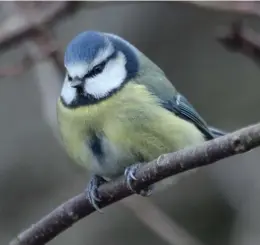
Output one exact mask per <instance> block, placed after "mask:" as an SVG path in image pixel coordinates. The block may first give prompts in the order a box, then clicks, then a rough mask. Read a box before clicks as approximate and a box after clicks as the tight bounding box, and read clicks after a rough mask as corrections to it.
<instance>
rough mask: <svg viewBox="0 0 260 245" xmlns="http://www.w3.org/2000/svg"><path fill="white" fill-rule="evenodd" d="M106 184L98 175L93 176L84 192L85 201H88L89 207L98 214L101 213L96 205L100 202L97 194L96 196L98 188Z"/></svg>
mask: <svg viewBox="0 0 260 245" xmlns="http://www.w3.org/2000/svg"><path fill="white" fill-rule="evenodd" d="M106 182H107V181H106V180H105V179H103V178H102V177H100V176H98V175H93V176H92V178H91V179H90V182H89V184H88V186H87V188H86V190H85V193H86V197H87V199H88V200H89V202H90V203H91V205H92V206H93V207H94V208H95V209H96V210H97V211H98V212H100V213H102V211H101V210H100V208H99V207H98V205H97V202H100V201H101V199H100V197H99V194H98V187H99V186H100V185H102V184H104V183H106Z"/></svg>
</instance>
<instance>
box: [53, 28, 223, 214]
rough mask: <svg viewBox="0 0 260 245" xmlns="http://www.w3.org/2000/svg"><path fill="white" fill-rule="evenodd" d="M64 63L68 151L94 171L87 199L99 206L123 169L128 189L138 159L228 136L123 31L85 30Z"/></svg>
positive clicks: (62, 104)
mask: <svg viewBox="0 0 260 245" xmlns="http://www.w3.org/2000/svg"><path fill="white" fill-rule="evenodd" d="M64 64H65V67H66V76H65V80H64V84H63V87H62V90H61V94H60V97H59V100H58V103H57V116H58V123H59V128H60V132H61V136H62V140H63V142H64V146H65V148H66V150H67V152H68V154H69V155H70V156H71V158H72V159H73V160H74V161H75V162H76V163H78V164H80V165H82V166H83V167H84V168H86V169H87V170H88V171H89V172H91V173H92V175H93V177H92V178H91V181H90V183H89V185H88V187H87V197H88V198H89V200H90V202H91V203H92V205H93V206H94V207H95V208H97V209H98V200H99V197H98V191H97V190H98V186H99V185H100V184H101V183H102V182H104V181H108V180H111V179H114V178H117V177H118V176H120V175H123V174H125V175H126V178H127V183H128V186H129V188H131V183H133V182H132V181H134V178H135V177H134V174H135V171H136V169H137V167H138V166H140V164H143V163H145V162H148V161H151V160H153V159H155V158H157V157H159V156H160V155H161V154H164V153H169V152H174V151H177V150H180V149H182V148H185V147H186V146H190V145H196V144H200V143H202V142H204V141H205V140H210V139H213V138H214V137H217V136H220V135H222V134H224V133H223V132H222V131H220V130H218V129H215V128H212V129H211V128H210V127H209V126H208V125H207V124H206V122H205V121H204V120H203V119H202V117H201V116H200V115H199V114H198V112H197V111H196V110H195V109H194V107H193V106H192V105H191V104H190V103H189V102H188V100H187V99H186V98H185V97H184V96H183V95H182V94H180V93H179V92H178V91H177V90H176V89H175V88H174V86H173V85H172V84H171V82H170V81H169V80H168V78H167V77H166V75H165V73H164V72H163V71H162V70H161V69H160V68H159V67H158V66H157V65H156V64H154V63H153V62H152V61H151V60H150V59H149V58H147V57H146V56H145V55H144V54H143V53H142V52H140V51H139V50H138V49H137V48H136V47H134V46H133V45H132V44H130V43H129V42H127V41H126V40H124V39H123V38H121V37H119V36H116V35H114V34H109V33H102V32H97V31H86V32H83V33H80V34H79V35H77V36H76V37H75V38H74V39H73V40H72V41H71V42H70V43H69V44H68V46H67V48H66V51H65V57H64ZM136 163H138V164H136ZM143 191H144V192H143V193H148V192H149V188H148V189H147V190H143ZM139 193H141V192H139Z"/></svg>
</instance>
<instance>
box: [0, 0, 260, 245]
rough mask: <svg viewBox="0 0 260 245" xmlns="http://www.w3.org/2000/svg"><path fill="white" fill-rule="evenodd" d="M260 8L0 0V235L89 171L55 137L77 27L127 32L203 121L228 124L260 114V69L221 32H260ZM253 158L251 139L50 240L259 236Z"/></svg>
mask: <svg viewBox="0 0 260 245" xmlns="http://www.w3.org/2000/svg"><path fill="white" fill-rule="evenodd" d="M259 14H260V7H259V3H256V2H225V3H220V2H212V3H209V2H103V3H102V2H78V3H76V2H37V3H36V2H1V3H0V52H1V53H0V79H1V80H0V115H1V116H0V133H1V138H0V243H1V244H8V242H9V241H10V240H11V239H12V238H13V237H15V236H16V235H17V234H18V233H19V232H20V231H22V230H23V229H25V228H27V227H28V226H30V225H31V224H33V223H35V222H36V221H37V220H39V219H40V218H41V217H43V216H44V215H46V214H47V213H49V212H50V211H52V210H53V209H54V208H55V207H57V206H58V205H59V204H61V203H62V202H64V201H66V200H67V199H68V198H70V197H72V196H74V195H76V194H78V193H79V192H81V191H82V190H83V189H84V188H85V187H86V184H87V180H88V178H87V173H84V171H82V169H80V168H78V167H77V166H74V165H73V164H71V162H70V159H69V158H68V157H67V155H66V153H65V151H64V150H63V148H62V147H61V145H60V143H59V134H58V131H57V126H56V111H55V109H56V108H55V103H56V100H57V97H58V95H59V91H60V88H61V85H62V81H63V72H64V71H63V64H62V59H63V52H64V49H65V47H66V45H67V43H68V42H69V41H70V40H71V39H72V38H73V37H74V36H75V35H76V34H78V33H79V32H81V31H84V30H86V29H95V30H100V31H105V32H112V33H115V34H118V35H120V36H122V37H124V38H125V39H127V40H128V41H130V42H132V43H133V44H134V45H135V46H137V47H138V48H139V49H140V50H141V51H143V52H144V53H145V54H146V55H147V56H148V57H150V58H151V59H152V60H153V61H154V62H155V63H157V64H158V65H159V66H160V67H161V68H162V69H163V70H164V71H165V72H166V74H167V75H168V77H169V78H170V79H171V81H172V82H173V83H174V84H175V86H176V87H177V88H178V90H179V91H181V92H182V93H183V94H184V95H185V96H186V97H187V98H188V99H189V100H190V101H191V102H192V103H193V104H194V106H195V108H197V110H198V111H199V112H200V114H201V115H202V116H203V117H204V118H205V119H206V121H208V122H209V124H211V125H214V126H217V127H220V128H222V129H225V130H228V131H232V130H235V129H238V128H240V127H243V126H246V125H249V124H252V123H256V122H258V121H259V117H260V114H259V113H258V109H257V108H258V104H259V103H260V97H259V89H260V80H259V76H260V68H259V65H258V64H257V62H255V60H253V59H250V57H248V56H246V55H244V54H243V53H241V52H231V51H229V50H228V49H227V48H225V47H224V46H223V45H221V43H220V42H218V40H217V39H216V33H218V31H219V30H220V29H219V28H222V27H223V26H224V27H229V26H230V25H231V24H232V23H233V22H234V21H237V20H245V21H246V23H247V26H249V27H250V28H253V29H254V30H256V31H257V30H258V31H260V28H259V23H260V22H259ZM259 40H260V39H259ZM259 45H260V43H259ZM259 156H260V151H259V149H256V150H254V151H251V152H250V153H247V154H244V155H241V156H236V157H232V158H230V159H226V160H224V161H221V162H219V163H217V164H214V165H211V166H207V167H204V168H201V169H200V170H199V171H198V172H197V173H196V174H193V175H191V176H190V177H189V178H185V179H183V180H181V181H180V182H178V183H177V184H176V185H174V186H172V187H170V188H168V189H167V190H165V191H162V192H159V193H157V194H155V195H153V196H151V197H149V198H145V199H144V198H138V197H135V196H133V197H130V198H127V199H126V200H124V201H123V202H119V203H116V204H114V205H111V206H110V207H108V208H106V209H105V210H104V211H105V213H104V214H102V215H101V214H99V213H94V214H92V215H90V216H89V217H87V218H85V219H83V220H81V221H80V222H78V223H76V224H75V225H74V226H73V227H71V228H69V229H68V230H67V231H65V232H64V233H62V234H60V235H59V236H58V237H57V238H55V239H54V240H52V241H51V242H50V243H49V244H51V245H70V244H74V245H83V244H88V245H91V244H96V245H98V244H111V245H112V244H113V245H117V244H118V245H119V244H126V245H127V244H136V245H139V244H140V245H141V244H142V245H143V244H150V245H157V244H161V245H162V244H165V245H167V244H168V245H169V244H170V245H195V244H196V245H217V244H222V245H244V244H246V245H251V244H252V245H253V244H254V245H255V244H260V210H259V207H260V195H259V190H260V178H259V171H260V165H259Z"/></svg>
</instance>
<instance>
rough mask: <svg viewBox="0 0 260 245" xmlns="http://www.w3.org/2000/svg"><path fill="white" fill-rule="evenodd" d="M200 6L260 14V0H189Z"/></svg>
mask: <svg viewBox="0 0 260 245" xmlns="http://www.w3.org/2000/svg"><path fill="white" fill-rule="evenodd" d="M189 2H190V3H192V4H196V5H197V6H199V7H203V8H209V9H213V10H218V11H230V12H236V13H239V14H247V15H248V14H250V15H257V16H259V15H260V4H259V1H189Z"/></svg>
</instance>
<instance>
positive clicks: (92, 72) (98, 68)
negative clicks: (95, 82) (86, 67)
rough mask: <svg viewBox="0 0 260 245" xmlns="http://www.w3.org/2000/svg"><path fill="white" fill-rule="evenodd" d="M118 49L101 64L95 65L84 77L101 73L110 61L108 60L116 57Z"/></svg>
mask: <svg viewBox="0 0 260 245" xmlns="http://www.w3.org/2000/svg"><path fill="white" fill-rule="evenodd" d="M116 54H117V53H116V51H114V52H113V53H112V54H111V55H109V56H108V57H107V58H106V59H105V60H104V61H102V62H101V63H100V64H98V65H96V66H94V67H93V68H92V69H91V70H90V71H89V72H88V73H87V74H86V75H85V76H84V77H83V79H86V78H89V77H94V76H96V75H98V74H99V73H101V72H102V71H103V70H104V68H105V66H106V64H107V63H108V61H110V60H111V59H114V58H115V57H116Z"/></svg>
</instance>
